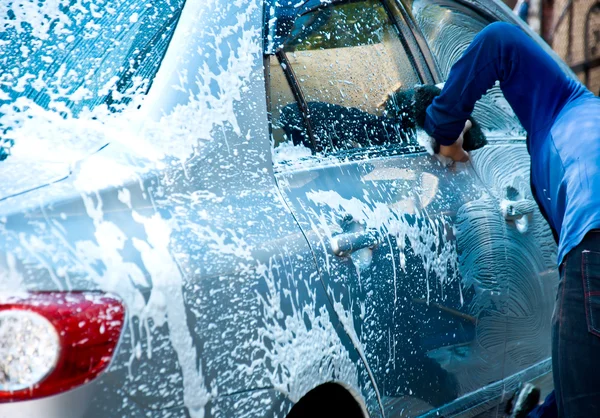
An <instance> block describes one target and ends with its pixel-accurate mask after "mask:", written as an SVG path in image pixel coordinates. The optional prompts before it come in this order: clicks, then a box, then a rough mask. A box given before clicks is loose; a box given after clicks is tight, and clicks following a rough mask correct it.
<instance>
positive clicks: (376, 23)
mask: <svg viewBox="0 0 600 418" xmlns="http://www.w3.org/2000/svg"><path fill="white" fill-rule="evenodd" d="M324 3H325V2H324ZM267 34H268V42H267V49H266V53H267V54H266V56H265V71H266V75H267V77H266V79H267V85H268V92H269V97H268V103H269V106H270V109H269V111H270V115H271V125H272V138H273V156H274V158H273V159H274V162H275V173H276V178H277V181H278V185H279V188H280V190H281V192H282V194H283V196H284V198H285V200H286V202H287V204H288V205H289V207H290V209H291V210H292V212H293V214H294V216H295V218H296V220H297V222H298V223H299V225H300V227H301V228H302V230H303V232H304V234H305V235H306V237H307V240H308V242H309V243H310V245H311V248H312V250H313V252H314V256H315V258H316V260H317V264H318V266H319V268H320V274H321V279H322V281H323V284H324V286H325V288H326V289H327V294H328V296H329V298H330V299H331V303H332V305H333V306H334V308H335V311H336V313H337V315H338V317H339V318H340V321H341V323H342V324H343V325H344V328H345V331H346V332H347V333H348V334H349V335H350V337H351V338H352V340H353V342H354V344H355V345H356V347H357V349H358V351H359V352H360V353H361V356H362V360H363V361H364V362H365V364H366V365H367V370H368V371H369V374H370V376H371V378H372V379H373V380H374V381H375V382H376V384H377V387H378V390H379V393H380V396H381V399H382V402H383V404H384V407H385V411H386V413H387V415H388V416H416V415H420V414H423V413H426V412H427V411H433V410H435V409H436V408H446V410H447V411H450V410H451V409H452V408H454V409H455V410H457V409H461V408H462V409H465V408H467V407H470V404H467V403H465V402H463V401H460V402H458V401H456V399H457V398H459V397H462V396H464V395H467V394H470V393H481V395H478V396H479V398H482V397H483V398H486V399H487V398H489V397H494V396H498V397H499V396H500V395H501V393H502V378H503V376H504V373H503V372H504V370H503V367H502V365H503V363H504V350H505V342H506V341H505V329H506V313H507V311H506V300H507V298H508V282H509V280H508V279H507V277H506V273H505V265H504V263H503V262H502V260H505V259H506V251H505V239H506V237H505V233H506V231H505V229H504V223H505V220H504V218H503V217H502V215H501V213H500V211H499V207H498V205H497V204H496V202H495V200H494V198H493V196H491V195H490V193H489V191H488V189H487V188H486V187H485V186H484V184H483V183H482V182H481V180H480V179H479V178H478V176H477V175H476V173H475V171H474V170H473V167H472V166H471V164H470V163H466V164H461V163H458V164H455V165H454V166H453V167H451V168H446V167H443V166H442V165H441V164H440V163H438V161H437V160H436V159H435V158H433V157H431V156H429V155H427V154H426V153H425V152H424V149H423V148H421V147H420V146H419V145H418V142H417V137H418V135H422V134H423V133H422V132H417V131H416V130H415V129H414V127H412V126H413V125H411V123H410V121H411V115H410V109H408V110H407V112H408V114H407V113H406V112H405V113H400V114H399V115H397V116H396V117H395V118H392V117H391V115H390V114H389V113H386V111H385V110H384V109H385V108H386V106H385V104H386V99H387V98H388V96H389V94H390V93H392V92H394V91H396V90H401V91H402V90H406V89H409V88H411V87H412V86H414V85H415V84H417V83H423V82H427V83H431V82H432V81H433V79H432V78H431V74H430V73H429V72H428V71H427V65H426V62H425V60H424V58H423V56H422V55H421V52H419V48H418V43H417V40H416V39H414V38H413V37H411V35H410V32H409V30H408V26H407V25H406V24H405V21H404V18H403V14H402V11H401V9H400V8H399V5H398V4H396V3H393V2H388V1H379V0H363V1H354V2H339V1H338V2H326V4H320V3H319V2H308V3H306V4H305V5H304V6H301V7H293V6H291V7H288V8H286V7H284V6H281V7H280V9H277V8H276V7H274V8H273V9H272V10H271V19H270V20H269V27H268V30H267ZM496 260H499V261H497V262H496ZM487 264H489V266H488V267H486V268H483V267H482V266H483V265H487ZM482 272H483V273H482ZM480 273H481V274H480ZM490 385H492V386H490ZM484 387H485V388H486V389H485V390H483V389H482V388H484ZM469 399H471V398H469ZM452 405H455V406H454V407H452Z"/></svg>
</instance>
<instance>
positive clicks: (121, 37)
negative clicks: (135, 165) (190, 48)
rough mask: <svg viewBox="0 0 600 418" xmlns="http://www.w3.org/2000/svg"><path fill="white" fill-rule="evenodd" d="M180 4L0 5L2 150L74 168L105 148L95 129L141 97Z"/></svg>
mask: <svg viewBox="0 0 600 418" xmlns="http://www.w3.org/2000/svg"><path fill="white" fill-rule="evenodd" d="M183 3H184V1H183V0H157V1H152V2H148V1H134V0H121V1H119V0H115V1H111V0H104V1H103V0H100V1H93V2H90V1H82V2H70V1H54V0H45V1H44V0H42V1H36V2H29V1H27V2H25V1H8V2H6V1H5V2H3V4H0V68H1V69H2V70H1V71H0V136H1V140H2V145H3V151H4V152H6V151H9V152H11V150H12V153H13V155H15V154H19V153H20V154H21V155H23V154H37V157H39V158H40V159H41V160H46V161H53V162H56V161H64V160H68V161H73V160H74V159H75V160H76V159H77V158H80V157H81V156H82V155H84V154H86V153H89V152H90V151H93V150H95V149H97V148H98V147H99V146H102V145H103V144H104V143H106V135H102V134H99V133H98V132H97V129H95V128H94V127H98V126H100V125H105V123H104V122H105V121H108V120H110V117H111V115H114V114H115V113H119V112H121V111H123V110H124V109H126V108H127V107H128V106H135V104H136V100H139V99H140V98H141V97H142V96H143V94H144V93H145V92H146V91H147V89H148V88H149V86H150V84H151V83H152V79H153V77H154V76H155V74H156V72H157V70H158V67H159V65H160V62H161V60H162V58H163V56H164V54H165V51H166V48H167V45H168V43H169V41H170V39H171V37H172V34H173V32H174V29H175V26H176V23H177V20H178V18H179V14H180V12H181V9H182V7H183ZM13 143H14V146H12V144H13ZM25 144H26V145H27V147H25ZM26 148H27V149H26ZM4 156H5V155H2V157H4ZM10 158H11V157H9V158H7V161H8V160H9V159H10ZM1 164H3V163H0V165H1Z"/></svg>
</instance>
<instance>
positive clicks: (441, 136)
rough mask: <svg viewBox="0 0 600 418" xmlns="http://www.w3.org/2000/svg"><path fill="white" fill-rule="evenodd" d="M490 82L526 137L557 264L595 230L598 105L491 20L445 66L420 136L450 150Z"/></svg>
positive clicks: (526, 42)
mask: <svg viewBox="0 0 600 418" xmlns="http://www.w3.org/2000/svg"><path fill="white" fill-rule="evenodd" d="M497 80H499V81H500V88H501V89H502V92H503V93H504V97H505V98H506V100H507V101H508V102H509V103H510V105H511V107H512V109H513V111H514V112H515V114H516V115H517V117H518V118H519V121H520V122H521V124H522V125H523V128H525V130H526V131H527V133H528V139H527V147H528V150H529V153H530V155H531V184H532V190H533V194H534V197H535V199H536V201H537V202H538V205H539V206H540V209H541V211H542V212H543V213H544V215H545V217H546V219H547V220H548V223H549V224H550V227H551V228H552V229H553V232H554V234H555V237H557V238H558V262H559V264H560V263H561V262H562V259H563V258H564V256H565V254H567V253H568V252H569V251H570V250H571V249H572V248H573V247H575V246H576V245H577V244H579V243H580V242H581V240H582V239H583V237H584V236H585V234H586V233H587V232H588V231H589V230H591V229H595V228H600V173H599V172H598V171H599V167H600V99H598V98H597V97H595V96H594V95H593V94H592V93H591V92H590V91H589V90H587V89H586V88H585V87H584V86H583V85H582V84H581V83H579V82H577V81H575V80H573V79H571V78H569V77H568V76H567V75H566V74H565V73H563V71H562V70H561V69H560V67H559V66H558V64H557V63H556V62H555V61H554V60H553V59H552V57H550V56H549V55H548V54H547V53H546V52H545V51H544V50H543V49H542V48H541V47H540V46H539V45H538V44H536V43H535V42H534V41H533V40H532V39H531V38H530V37H529V36H528V35H527V34H525V33H524V32H523V31H522V30H521V29H520V28H518V27H517V26H514V25H511V24H508V23H501V22H497V23H492V24H491V25H488V26H487V27H486V28H485V29H484V30H482V31H481V32H480V33H479V34H478V35H477V36H476V37H475V39H474V40H473V42H472V43H471V45H470V46H469V48H468V49H467V50H466V51H465V53H464V54H463V56H462V57H461V58H460V59H459V60H458V61H457V62H456V64H455V65H454V66H453V67H452V69H451V71H450V74H449V76H448V80H447V81H446V84H445V86H444V89H443V90H442V93H441V94H440V96H438V97H437V98H436V99H435V100H434V101H433V103H432V104H431V105H430V106H429V108H428V109H427V118H426V120H425V130H426V131H427V133H428V134H429V135H431V136H432V137H433V138H434V139H435V140H436V141H438V142H439V143H440V144H442V145H451V144H453V143H454V142H455V141H456V139H457V138H458V137H459V135H460V133H461V131H462V129H463V127H464V125H465V121H466V119H467V118H468V116H469V115H470V114H471V112H472V111H473V107H474V105H475V102H476V101H477V100H479V99H480V98H481V96H482V95H483V94H484V93H485V92H486V91H487V90H488V89H489V88H491V87H492V86H493V85H494V83H495V82H496V81H497Z"/></svg>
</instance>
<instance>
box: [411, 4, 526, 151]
mask: <svg viewBox="0 0 600 418" xmlns="http://www.w3.org/2000/svg"><path fill="white" fill-rule="evenodd" d="M412 13H413V16H414V18H415V21H416V23H417V25H418V26H419V28H420V29H421V32H422V33H423V36H424V37H425V40H426V41H427V44H428V45H429V48H430V50H431V53H432V54H433V57H434V59H435V60H436V62H437V64H438V68H439V70H440V72H441V75H442V77H443V79H444V80H446V79H447V78H448V74H449V73H450V69H451V68H452V65H454V63H455V62H456V61H458V59H459V58H460V57H461V56H462V54H463V53H464V52H465V50H466V49H467V48H468V46H469V45H470V43H471V41H472V40H473V38H475V36H476V35H477V34H478V33H479V32H480V31H481V30H482V29H483V28H484V27H486V26H487V25H488V24H490V23H492V21H491V20H489V19H487V18H485V17H484V16H481V15H479V14H478V13H476V12H475V11H474V10H472V9H470V8H468V7H467V6H464V5H462V4H459V3H457V2H454V1H448V0H415V1H413V3H412ZM473 117H474V118H475V120H477V121H478V122H479V124H480V125H481V126H482V128H483V129H484V131H485V133H486V136H487V137H488V139H492V140H493V139H494V138H506V137H507V136H508V137H521V136H524V135H525V131H524V129H523V127H522V126H521V124H520V123H519V120H518V119H517V117H516V115H515V114H514V112H513V111H512V109H511V107H510V105H509V104H508V102H507V101H506V99H505V98H504V95H503V94H502V91H501V90H500V88H499V86H498V85H496V86H495V87H493V88H492V89H490V90H489V91H488V93H487V94H486V95H484V96H483V97H482V98H481V99H480V100H479V101H478V102H477V104H476V105H475V109H474V111H473Z"/></svg>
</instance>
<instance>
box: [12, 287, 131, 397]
mask: <svg viewBox="0 0 600 418" xmlns="http://www.w3.org/2000/svg"><path fill="white" fill-rule="evenodd" d="M124 318H125V309H124V307H123V304H122V303H121V301H120V300H118V299H117V298H115V297H113V296H110V295H105V294H99V293H73V292H70V293H64V292H41V293H28V294H24V295H21V296H8V297H6V296H0V402H11V401H17V400H25V399H35V398H41V397H44V396H49V395H54V394H57V393H60V392H64V391H66V390H68V389H71V388H74V387H76V386H79V385H81V384H83V383H85V382H88V381H90V380H91V379H93V378H94V377H96V376H97V375H98V374H99V373H100V372H101V371H102V370H104V369H105V368H106V367H107V366H108V364H109V363H110V360H111V358H112V355H113V353H114V350H115V347H116V345H117V343H118V341H119V336H120V334H121V330H122V328H123V322H124Z"/></svg>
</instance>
